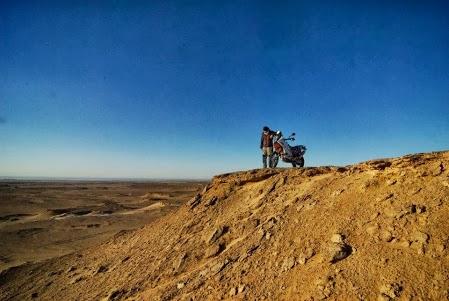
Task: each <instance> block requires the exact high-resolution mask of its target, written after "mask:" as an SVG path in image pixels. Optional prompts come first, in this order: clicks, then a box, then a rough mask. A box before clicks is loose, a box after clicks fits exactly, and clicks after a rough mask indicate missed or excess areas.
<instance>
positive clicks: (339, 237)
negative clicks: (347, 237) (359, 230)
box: [331, 233, 344, 244]
mask: <svg viewBox="0 0 449 301" xmlns="http://www.w3.org/2000/svg"><path fill="white" fill-rule="evenodd" d="M343 239H344V238H343V235H341V234H338V233H336V234H334V235H332V237H331V241H332V242H333V243H337V244H338V243H342V242H343Z"/></svg>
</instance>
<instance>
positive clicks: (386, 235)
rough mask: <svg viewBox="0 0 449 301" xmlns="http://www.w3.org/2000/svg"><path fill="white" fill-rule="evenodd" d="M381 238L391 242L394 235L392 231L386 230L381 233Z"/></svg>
mask: <svg viewBox="0 0 449 301" xmlns="http://www.w3.org/2000/svg"><path fill="white" fill-rule="evenodd" d="M380 239H381V240H383V241H385V242H391V241H392V240H393V235H392V234H391V232H390V231H388V230H384V231H382V232H381V233H380Z"/></svg>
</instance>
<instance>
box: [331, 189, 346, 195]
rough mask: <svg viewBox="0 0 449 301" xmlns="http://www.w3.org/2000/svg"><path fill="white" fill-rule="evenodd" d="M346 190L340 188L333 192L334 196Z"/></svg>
mask: <svg viewBox="0 0 449 301" xmlns="http://www.w3.org/2000/svg"><path fill="white" fill-rule="evenodd" d="M344 191H345V190H344V189H338V190H336V191H334V192H333V193H332V196H338V195H340V194H342V193H343V192H344Z"/></svg>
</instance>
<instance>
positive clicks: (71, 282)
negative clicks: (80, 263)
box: [70, 276, 84, 284]
mask: <svg viewBox="0 0 449 301" xmlns="http://www.w3.org/2000/svg"><path fill="white" fill-rule="evenodd" d="M83 279H84V277H83V276H78V277H75V278H74V279H73V280H72V281H70V284H75V283H78V282H80V281H81V280H83Z"/></svg>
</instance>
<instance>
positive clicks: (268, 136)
mask: <svg viewBox="0 0 449 301" xmlns="http://www.w3.org/2000/svg"><path fill="white" fill-rule="evenodd" d="M275 134H276V132H274V131H272V130H270V128H269V127H267V126H264V127H263V132H262V137H261V138H260V149H261V150H262V162H263V168H267V159H268V166H269V167H270V168H271V167H272V166H271V158H272V157H273V136H274V135H275Z"/></svg>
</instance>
